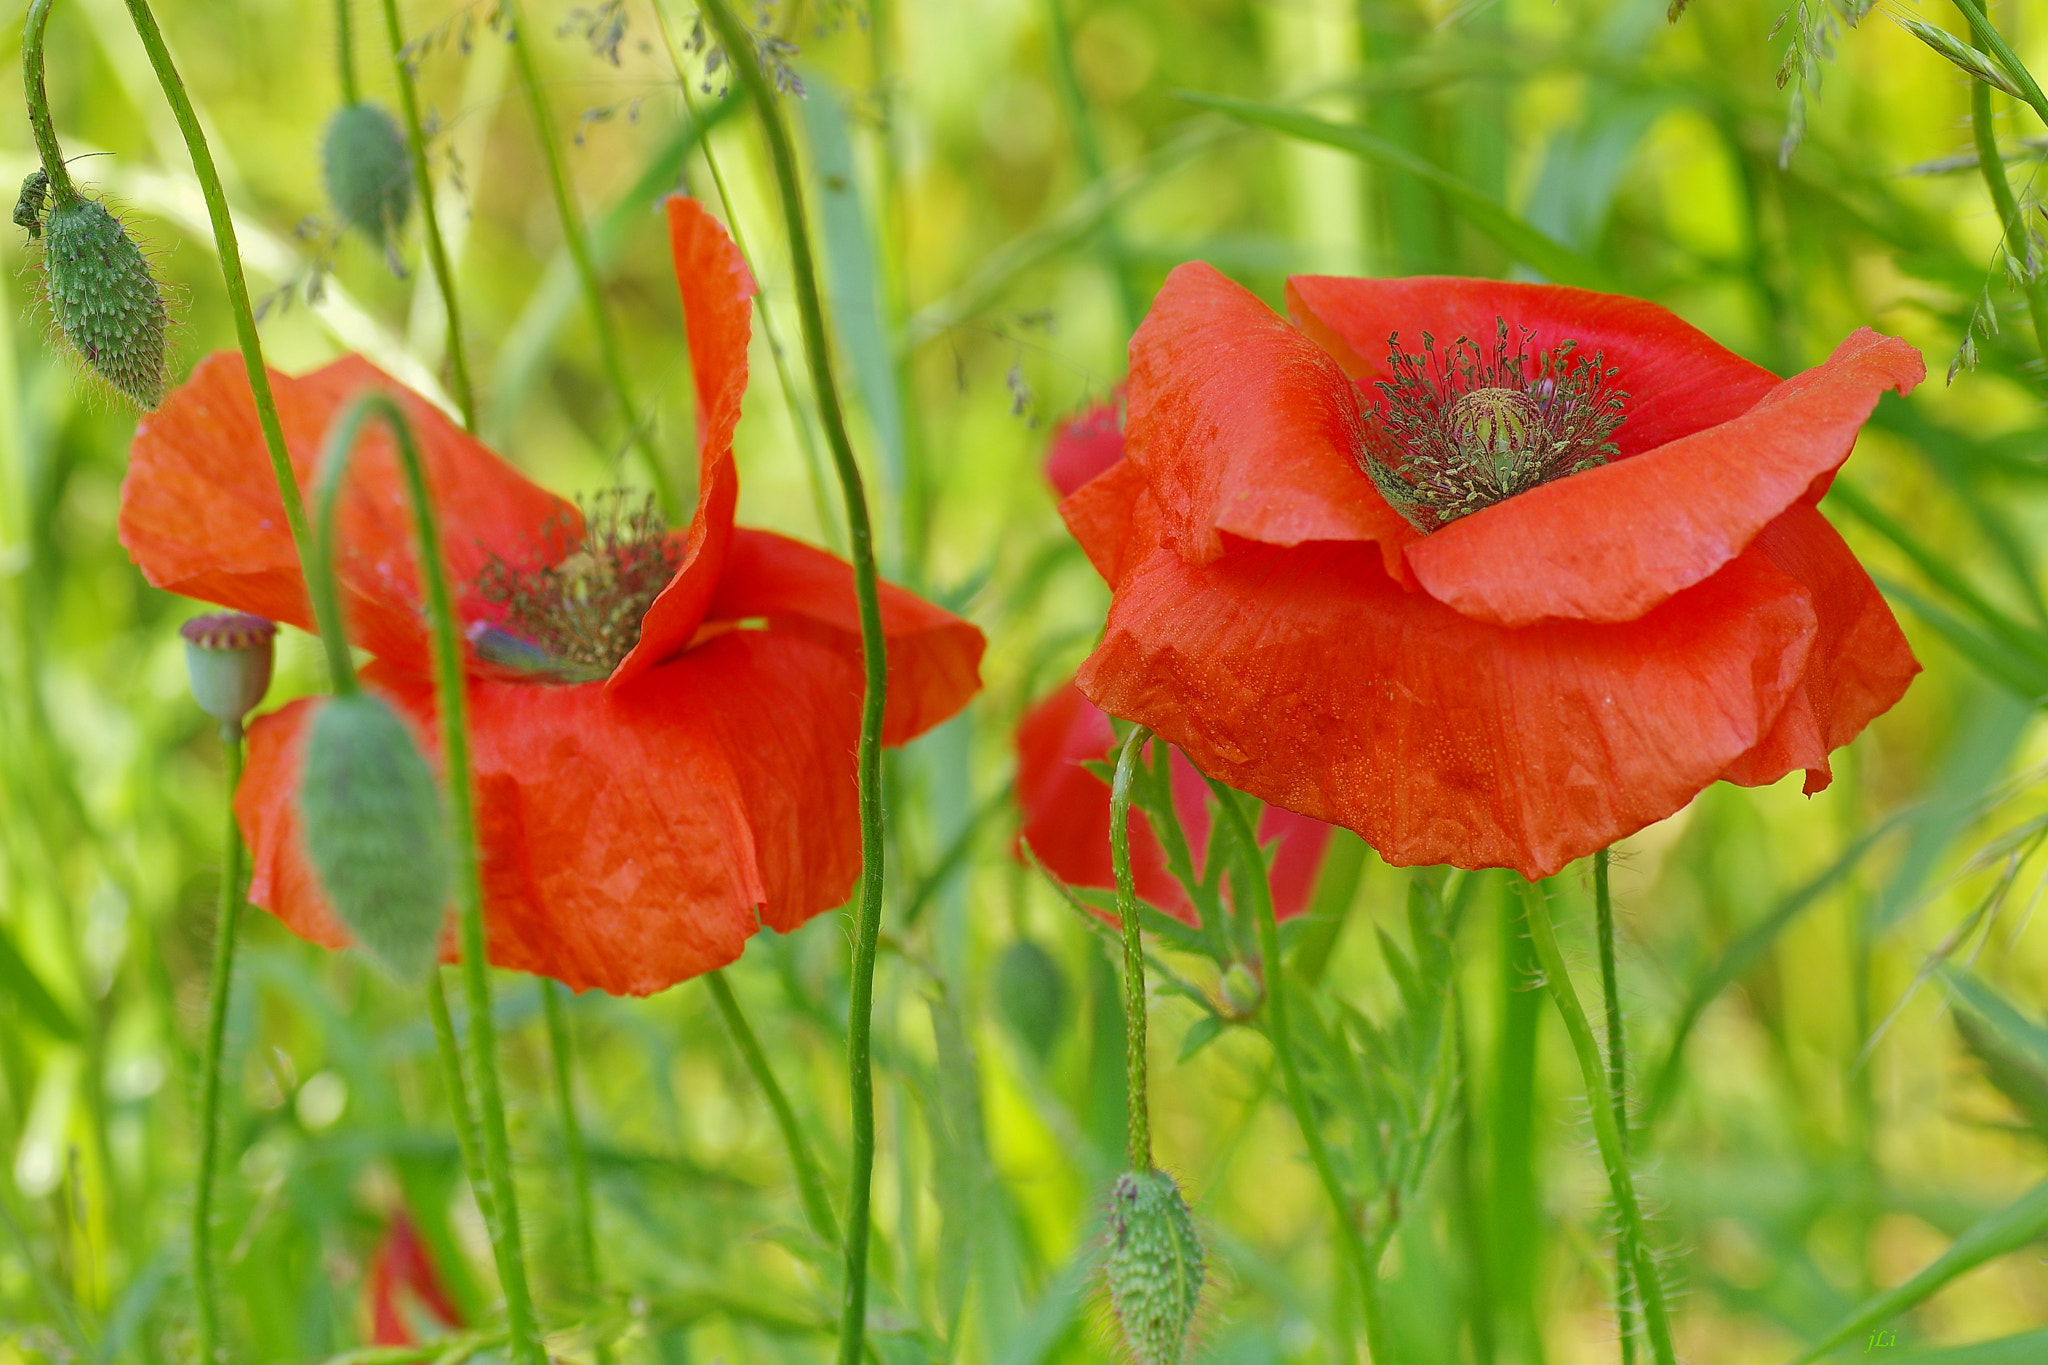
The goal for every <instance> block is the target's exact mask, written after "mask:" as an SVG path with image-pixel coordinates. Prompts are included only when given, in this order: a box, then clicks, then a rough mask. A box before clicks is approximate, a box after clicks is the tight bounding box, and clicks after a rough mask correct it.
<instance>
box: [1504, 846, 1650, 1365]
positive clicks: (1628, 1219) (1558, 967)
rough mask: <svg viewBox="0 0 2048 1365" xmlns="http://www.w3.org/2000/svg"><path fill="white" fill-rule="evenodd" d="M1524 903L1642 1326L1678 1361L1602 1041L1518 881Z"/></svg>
mask: <svg viewBox="0 0 2048 1365" xmlns="http://www.w3.org/2000/svg"><path fill="white" fill-rule="evenodd" d="M1521 892H1522V904H1523V906H1524V907H1525V908H1526V909H1527V910H1528V913H1529V941H1530V942H1531V943H1533V944H1534V945H1535V947H1536V960H1537V962H1538V963H1539V964H1540V965H1541V966H1542V968H1543V982H1544V984H1545V985H1546V986H1548V987H1549V988H1550V998H1551V999H1552V1000H1553V1001H1554V1002H1556V1004H1557V1012H1558V1014H1559V1015H1560V1016H1561V1017H1562V1018H1563V1019H1564V1029H1565V1032H1566V1033H1567V1034H1569V1035H1571V1040H1572V1051H1573V1052H1574V1053H1575V1054H1577V1056H1578V1059H1579V1074H1580V1076H1581V1077H1583V1078H1584V1080H1585V1083H1586V1097H1587V1100H1588V1102H1589V1108H1590V1109H1591V1111H1592V1116H1593V1136H1594V1138H1595V1140H1596V1141H1597V1142H1598V1143H1599V1146H1600V1161H1601V1164H1602V1165H1604V1166H1605V1167H1606V1168H1607V1183H1608V1185H1609V1186H1610V1187H1611V1188H1612V1189H1613V1192H1614V1207H1615V1211H1616V1217H1617V1218H1618V1219H1619V1221H1620V1222H1622V1223H1623V1224H1624V1225H1625V1226H1626V1233H1625V1237H1626V1239H1627V1240H1628V1242H1629V1243H1630V1245H1631V1248H1632V1250H1633V1261H1634V1264H1633V1265H1632V1266H1631V1267H1630V1269H1631V1271H1632V1273H1633V1276H1634V1279H1635V1283H1636V1288H1637V1290H1638V1292H1639V1294H1640V1296H1641V1299H1642V1304H1643V1321H1644V1326H1645V1327H1646V1328H1647V1329H1648V1331H1649V1335H1650V1352H1651V1354H1652V1355H1654V1356H1655V1357H1656V1359H1657V1365H1676V1361H1677V1355H1676V1353H1675V1352H1674V1350H1673V1348H1672V1345H1671V1323H1670V1319H1669V1317H1668V1316H1667V1314H1666V1313H1665V1311H1664V1291H1663V1289H1662V1287H1661V1286H1660V1285H1659V1283H1658V1280H1657V1267H1656V1265H1655V1264H1654V1263H1653V1262H1652V1261H1651V1259H1650V1251H1649V1241H1648V1239H1647V1238H1646V1237H1644V1235H1643V1212H1642V1208H1641V1206H1640V1205H1638V1204H1637V1203H1636V1187H1635V1180H1634V1178H1633V1177H1632V1176H1631V1175H1630V1174H1629V1168H1628V1152H1627V1149H1626V1147H1625V1146H1624V1145H1623V1141H1622V1136H1621V1130H1620V1129H1619V1128H1618V1127H1617V1126H1616V1124H1615V1109H1614V1102H1613V1099H1612V1097H1611V1096H1610V1095H1609V1094H1608V1090H1607V1077H1606V1075H1605V1073H1604V1072H1603V1071H1602V1069H1601V1065H1600V1045H1599V1044H1598V1043H1597V1042H1595V1041H1594V1039H1593V1026H1592V1025H1591V1024H1589V1023H1587V1022H1586V1011H1585V1010H1584V1009H1582V1008H1581V1007H1580V1005H1579V995H1578V992H1577V991H1576V990H1574V989H1573V988H1572V978H1571V975H1570V973H1569V972H1567V971H1566V970H1565V965H1564V954H1563V952H1562V951H1560V950H1559V948H1558V946H1557V933H1556V931H1555V930H1553V929H1552V928H1551V927H1550V905H1549V902H1548V901H1547V900H1546V899H1545V897H1544V894H1543V888H1542V887H1540V886H1538V885H1537V884H1536V883H1535V882H1532V881H1529V880H1528V879H1527V878H1523V879H1521Z"/></svg>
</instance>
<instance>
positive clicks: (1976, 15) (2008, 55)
mask: <svg viewBox="0 0 2048 1365" xmlns="http://www.w3.org/2000/svg"><path fill="white" fill-rule="evenodd" d="M1955 5H1956V8H1957V9H1959V10H1961V11H1962V12H1963V18H1964V19H1965V20H1967V21H1968V23H1969V25H1970V33H1971V36H1973V37H1974V38H1976V40H1977V44H1978V46H1980V47H1982V48H1983V49H1984V50H1985V51H1986V52H1988V53H1990V54H1991V58H1992V60H1994V61H1996V62H1997V63H1998V65H1999V67H2000V68H2001V69H2003V70H2004V72H2005V74H2006V75H2008V76H2010V77H2011V78H2012V83H2013V84H2014V85H2016V86H2018V87H2019V92H2020V98H2021V99H2022V100H2025V101H2026V103H2027V106H2028V107H2029V108H2031V109H2032V110H2033V111H2034V112H2035V113H2036V114H2038V115H2040V117H2041V121H2042V122H2043V123H2048V94H2044V93H2042V90H2041V86H2040V83H2039V82H2038V81H2036V80H2035V79H2034V73H2033V72H2031V71H2029V70H2027V64H2026V63H2025V62H2023V61H2021V60H2020V59H2019V54H2018V53H2016V52H2014V51H2013V50H2012V44H2011V43H2008V42H2007V41H2005V35H2004V34H2002V33H2000V32H1999V31H1998V29H1997V28H1996V27H1995V26H1994V25H1993V24H1992V22H1991V16H1990V15H1989V14H1987V13H1986V12H1985V10H1984V7H1983V6H1982V5H1980V4H1978V3H1977V0H1955Z"/></svg>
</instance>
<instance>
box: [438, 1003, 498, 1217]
mask: <svg viewBox="0 0 2048 1365" xmlns="http://www.w3.org/2000/svg"><path fill="white" fill-rule="evenodd" d="M427 1015H428V1017H429V1018H431V1019H432V1020H433V1022H434V1050H435V1051H436V1052H438V1053H439V1054H440V1057H441V1083H442V1084H443V1085H445V1086H447V1087H448V1107H449V1109H450V1110H452V1111H453V1112H454V1114H455V1147H456V1150H457V1151H459V1152H460V1153H461V1154H462V1173H463V1174H464V1175H465V1176H467V1177H468V1178H469V1189H470V1193H471V1195H473V1196H474V1197H475V1199H476V1210H477V1212H478V1213H479V1214H481V1215H483V1220H484V1228H485V1230H486V1231H487V1232H488V1233H489V1234H490V1235H491V1236H492V1237H496V1236H497V1226H498V1213H497V1209H496V1208H495V1207H493V1205H492V1204H491V1182H490V1178H489V1177H488V1176H487V1175H485V1174H484V1158H483V1153H482V1152H481V1151H479V1150H478V1143H477V1135H476V1111H475V1110H474V1109H472V1108H471V1107H470V1103H469V1086H468V1084H467V1083H466V1082H465V1081H464V1080H463V1079H462V1044H461V1043H460V1042H458V1041H457V1039H456V1037H455V1021H454V1019H452V1018H451V1017H450V1016H449V1014H448V992H447V991H445V990H443V989H442V988H441V969H440V968H439V967H435V968H434V970H433V971H431V972H428V973H427ZM494 1245H495V1243H494Z"/></svg>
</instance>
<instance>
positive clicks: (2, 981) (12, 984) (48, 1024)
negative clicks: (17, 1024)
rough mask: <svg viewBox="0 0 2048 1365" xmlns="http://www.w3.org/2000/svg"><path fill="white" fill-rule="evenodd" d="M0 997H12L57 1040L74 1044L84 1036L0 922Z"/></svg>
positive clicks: (25, 1012)
mask: <svg viewBox="0 0 2048 1365" xmlns="http://www.w3.org/2000/svg"><path fill="white" fill-rule="evenodd" d="M0 997H5V998H11V999H13V1001H14V1003H15V1004H17V1005H19V1006H20V1007H21V1012H22V1014H23V1015H25V1016H27V1017H28V1018H29V1019H31V1020H33V1021H34V1022H35V1024H36V1026H37V1027H38V1028H40V1029H42V1031H43V1032H45V1033H47V1034H49V1035H50V1036H51V1037H52V1038H55V1039H56V1040H57V1041H58V1042H60V1043H75V1042H77V1041H78V1040H79V1039H80V1038H82V1037H84V1036H85V1032H84V1030H83V1029H81V1028H79V1026H78V1021H77V1020H75V1019H73V1018H72V1017H71V1014H70V1012H69V1011H67V1010H66V1009H65V1008H64V1007H63V1006H62V1005H60V1004H58V1003H57V997H56V996H54V995H51V994H50V988H49V987H47V986H45V985H44V984H43V979H42V978H41V977H39V976H37V975H36V969H35V968H34V967H31V966H30V965H29V964H28V959H26V958H24V957H23V956H22V955H21V952H20V950H19V949H17V948H16V947H15V946H14V940H13V939H12V938H10V937H9V936H8V933H7V929H6V927H5V926H4V925H0Z"/></svg>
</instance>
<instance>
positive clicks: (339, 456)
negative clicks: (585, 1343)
mask: <svg viewBox="0 0 2048 1365" xmlns="http://www.w3.org/2000/svg"><path fill="white" fill-rule="evenodd" d="M372 418H376V419H379V420H381V421H382V422H383V423H384V424H385V425H386V426H387V427H389V428H390V429H391V433H392V438H393V439H392V444H393V445H395V446H396V447H397V450H398V459H399V466H400V467H401V468H402V469H403V470H404V471H405V481H406V492H407V494H408V495H409V500H410V501H411V503H412V512H413V530H414V535H415V538H416V539H417V541H418V545H419V560H420V574H421V577H422V578H423V579H424V580H425V582H426V589H427V604H426V605H427V619H428V620H429V622H431V624H432V627H433V631H432V638H433V656H434V694H435V695H434V700H435V705H436V707H437V708H438V710H439V712H440V731H441V761H442V767H443V771H444V776H445V778H446V782H447V790H448V824H449V834H450V836H451V842H452V843H453V845H454V848H455V862H456V878H455V901H456V908H457V911H458V913H459V919H460V925H461V941H462V983H463V988H464V995H465V996H466V1001H465V1003H466V1004H467V1005H468V1006H469V1047H470V1067H471V1070H472V1071H473V1072H474V1073H475V1076H476V1088H477V1108H478V1112H479V1115H480V1119H481V1122H480V1123H479V1127H480V1129H481V1136H482V1142H481V1144H480V1145H481V1147H482V1149H483V1167H484V1174H485V1178H486V1180H487V1182H488V1184H489V1186H490V1191H491V1205H492V1207H493V1208H494V1209H495V1210H496V1212H497V1217H496V1219H495V1220H494V1223H493V1226H492V1228H491V1233H492V1238H491V1240H492V1250H493V1252H494V1253H495V1256H496V1259H497V1263H498V1279H499V1281H500V1283H501V1284H502V1285H503V1287H504V1291H505V1319H506V1327H507V1330H508V1332H509V1334H510V1337H511V1342H512V1358H513V1359H514V1361H516V1362H517V1363H518V1365H547V1357H546V1353H545V1352H544V1351H543V1349H542V1347H541V1341H540V1330H539V1328H538V1326H537V1324H536V1321H535V1318H534V1311H533V1294H532V1291H531V1290H530V1289H529V1288H528V1287H527V1281H526V1256H525V1252H524V1250H523V1249H522V1248H521V1246H520V1237H519V1200H518V1193H517V1191H516V1190H515V1189H514V1187H513V1184H512V1153H511V1145H512V1144H511V1139H510V1138H509V1137H508V1136H507V1133H506V1128H505V1099H504V1094H503V1091H502V1089H501V1087H500V1085H499V1081H498V1061H497V1051H498V1048H497V1028H496V1025H495V1024H494V1022H493V1021H492V1019H491V978H490V966H489V964H488V963H487V962H486V961H485V958H484V892H483V875H482V864H481V860H480V858H479V856H478V853H477V827H476V801H475V794H474V792H473V791H472V790H471V785H470V771H469V720H468V713H467V712H468V707H467V701H466V698H465V696H464V692H463V670H462V643H461V638H460V636H459V634H458V628H457V625H456V617H455V599H454V594H453V593H452V592H451V591H450V590H449V587H448V569H447V564H446V562H445V561H444V559H443V558H442V554H441V532H440V528H439V525H438V519H437V518H436V516H435V513H434V504H433V498H432V496H431V494H430V493H429V491H428V488H427V475H426V468H425V466H424V465H423V464H422V462H421V460H420V452H419V446H418V443H417V442H416V441H415V440H414V438H413V432H412V424H411V423H410V422H409V421H408V420H407V419H406V415H405V410H404V409H403V408H401V407H399V406H398V403H397V402H396V401H395V400H394V399H392V398H391V397H390V396H389V395H387V394H382V393H366V394H363V395H361V396H360V397H358V398H356V399H354V400H353V401H351V402H350V403H349V404H348V406H347V407H345V408H343V409H342V410H341V412H340V413H339V414H338V415H337V416H336V417H335V419H334V422H333V424H332V425H331V426H329V427H328V429H327V435H326V437H325V438H324V439H323V440H322V442H321V449H320V464H319V470H320V482H319V492H318V498H319V502H318V507H319V517H320V520H319V525H318V527H317V534H318V537H319V539H318V542H317V544H318V553H316V554H315V555H314V556H313V557H312V560H311V562H310V563H309V564H308V566H307V567H308V568H309V569H310V570H311V571H312V572H310V573H309V574H308V576H307V585H306V586H307V589H308V596H309V597H311V598H312V601H313V607H314V611H315V614H316V616H317V618H318V620H319V623H320V635H321V638H322V639H323V640H325V641H326V642H327V648H328V660H329V662H330V664H334V665H338V666H339V670H340V671H338V672H337V674H336V678H335V684H336V686H335V690H336V691H337V692H347V691H353V690H354V689H355V687H356V681H355V678H354V670H353V668H352V666H349V665H348V662H347V653H348V646H347V642H346V639H345V637H344V636H343V634H342V630H343V627H342V619H341V612H340V596H339V594H338V592H337V590H336V588H335V575H334V568H333V565H334V555H333V544H334V519H335V507H336V504H338V503H339V502H340V497H339V496H338V495H339V493H340V490H341V484H342V480H343V479H344V478H345V477H346V476H347V473H348V467H349V463H350V461H351V459H352V457H353V455H354V452H355V448H356V438H357V436H358V435H360V434H361V432H362V429H363V427H364V425H365V424H366V423H368V422H369V421H370V420H371V419H372Z"/></svg>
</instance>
